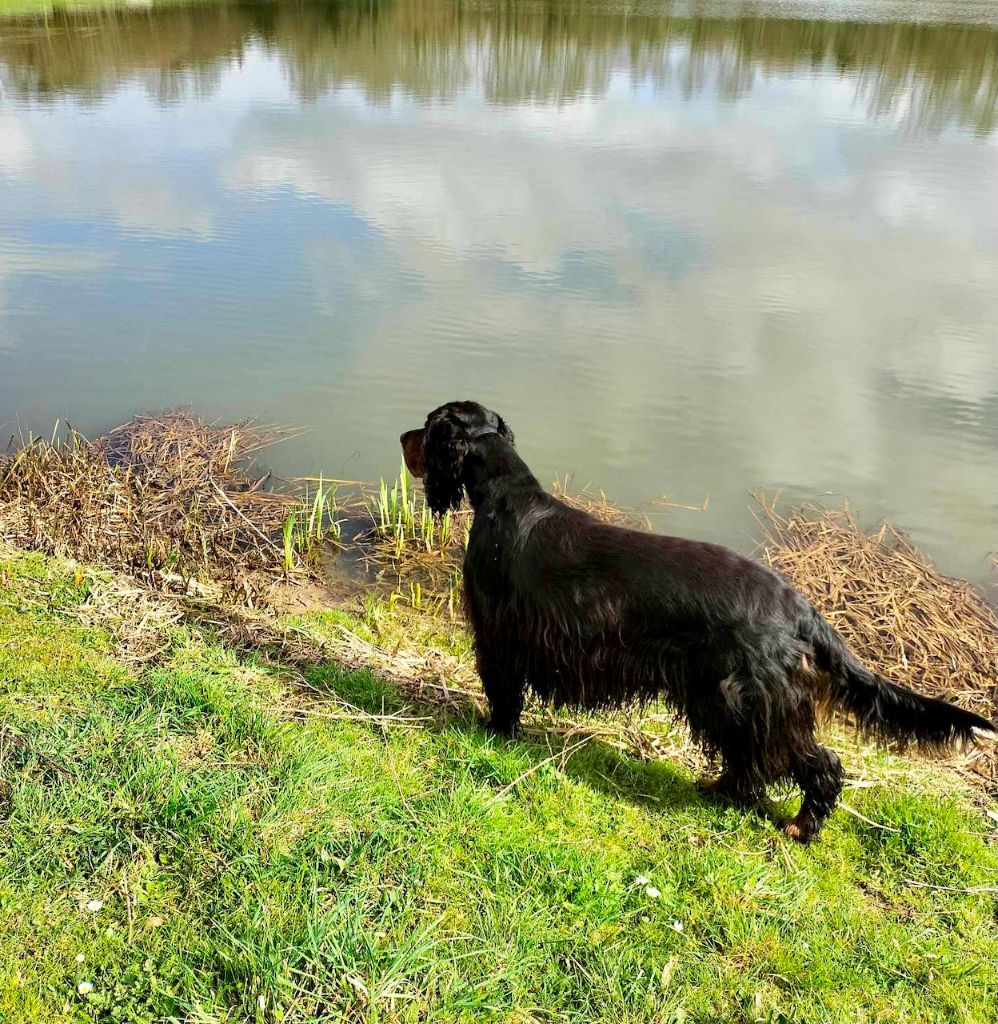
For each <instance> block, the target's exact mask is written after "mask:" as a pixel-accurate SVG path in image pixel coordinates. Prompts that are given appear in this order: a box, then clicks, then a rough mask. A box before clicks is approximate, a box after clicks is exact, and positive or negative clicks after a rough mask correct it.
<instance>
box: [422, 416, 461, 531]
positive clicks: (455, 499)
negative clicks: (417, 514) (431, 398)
mask: <svg viewBox="0 0 998 1024" xmlns="http://www.w3.org/2000/svg"><path fill="white" fill-rule="evenodd" d="M468 448H469V442H468V439H467V436H466V435H465V433H464V430H463V429H462V428H461V427H459V426H458V425H457V424H456V423H455V422H454V421H453V420H452V419H450V417H448V416H441V417H438V418H436V419H434V420H433V421H432V422H431V423H429V424H428V425H427V428H426V434H425V435H424V441H423V469H424V470H425V475H424V477H423V488H424V490H425V492H426V504H427V505H429V506H430V510H431V511H432V512H434V513H435V514H436V515H438V516H442V515H443V514H444V513H445V512H446V511H447V510H448V509H451V508H454V509H456V508H460V507H461V499H462V498H463V497H464V486H463V484H462V483H461V471H462V469H463V468H464V460H465V456H467V454H468Z"/></svg>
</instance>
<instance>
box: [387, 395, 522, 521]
mask: <svg viewBox="0 0 998 1024" xmlns="http://www.w3.org/2000/svg"><path fill="white" fill-rule="evenodd" d="M486 434H498V435H499V436H500V437H502V438H504V439H505V440H507V441H508V442H509V443H510V444H512V443H513V431H512V430H510V429H509V427H507V426H506V424H505V422H504V421H503V418H502V417H501V416H500V415H499V414H498V413H494V412H492V410H491V409H486V408H485V407H484V406H481V405H479V404H478V403H477V402H448V403H447V404H446V405H441V406H440V407H439V408H438V409H434V410H433V412H431V413H430V415H429V416H427V417H426V423H425V424H424V425H423V426H422V427H419V428H417V429H416V430H407V431H406V432H405V433H404V434H403V435H402V436H401V437H400V438H399V441H400V442H401V444H402V455H403V457H404V458H405V464H406V466H407V467H408V469H409V472H410V473H412V475H413V476H414V477H418V478H420V479H422V480H423V486H424V487H425V489H426V503H427V504H428V505H429V506H430V508H431V509H432V510H433V511H434V512H435V513H436V514H437V515H443V514H444V512H446V511H447V510H448V509H449V508H458V507H459V506H460V504H461V498H462V497H463V496H464V495H463V486H462V484H461V472H462V470H463V469H464V460H465V458H466V457H467V455H468V452H469V451H470V450H471V446H472V445H473V444H474V442H475V441H476V440H478V438H480V437H484V436H485V435H486Z"/></svg>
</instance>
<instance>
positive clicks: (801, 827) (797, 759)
mask: <svg viewBox="0 0 998 1024" xmlns="http://www.w3.org/2000/svg"><path fill="white" fill-rule="evenodd" d="M790 774H791V775H792V776H793V779H794V781H795V782H796V783H797V785H798V786H800V788H801V789H802V790H803V791H804V802H803V803H802V804H801V808H800V810H799V811H798V812H797V816H796V817H795V818H793V819H792V820H791V821H788V822H787V823H786V824H785V825H784V826H783V831H784V832H786V834H787V835H788V836H789V837H790V838H791V839H796V840H797V842H799V843H807V842H810V841H811V840H812V839H813V838H814V837H815V836H816V835H817V834H818V832H819V831H820V829H821V826H822V825H823V824H824V822H825V819H826V818H827V817H828V816H829V814H831V813H832V811H833V810H834V809H835V805H836V803H837V802H838V799H839V796H840V794H841V793H842V782H843V778H844V777H845V772H844V771H843V770H842V762H841V761H840V760H839V757H838V754H836V753H835V751H834V750H829V749H828V747H822V746H820V745H819V744H818V742H817V741H816V740H815V739H814V738H813V737H812V739H811V742H810V744H808V746H807V747H805V748H804V749H803V750H802V751H800V752H799V753H798V752H795V753H794V754H793V755H792V756H791V759H790Z"/></svg>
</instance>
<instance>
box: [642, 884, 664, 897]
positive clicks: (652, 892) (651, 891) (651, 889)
mask: <svg viewBox="0 0 998 1024" xmlns="http://www.w3.org/2000/svg"><path fill="white" fill-rule="evenodd" d="M645 895H646V896H647V897H648V899H650V900H657V899H658V898H659V896H661V895H662V894H661V893H660V892H659V891H658V889H656V888H655V886H654V885H649V886H648V887H647V888H646V889H645Z"/></svg>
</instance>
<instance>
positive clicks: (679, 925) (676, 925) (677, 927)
mask: <svg viewBox="0 0 998 1024" xmlns="http://www.w3.org/2000/svg"><path fill="white" fill-rule="evenodd" d="M672 930H673V931H674V932H682V930H683V922H682V921H673V922H672Z"/></svg>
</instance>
